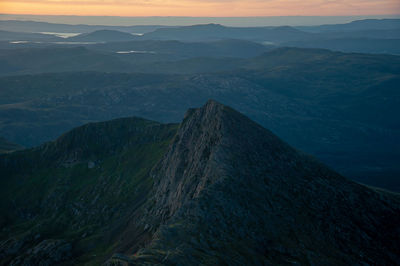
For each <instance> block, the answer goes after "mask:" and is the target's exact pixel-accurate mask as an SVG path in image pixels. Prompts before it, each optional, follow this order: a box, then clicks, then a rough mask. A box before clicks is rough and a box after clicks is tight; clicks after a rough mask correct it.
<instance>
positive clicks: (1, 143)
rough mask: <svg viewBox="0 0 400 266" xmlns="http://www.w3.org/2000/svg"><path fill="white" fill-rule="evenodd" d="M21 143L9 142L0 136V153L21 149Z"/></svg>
mask: <svg viewBox="0 0 400 266" xmlns="http://www.w3.org/2000/svg"><path fill="white" fill-rule="evenodd" d="M22 148H23V147H22V146H21V145H18V144H15V143H12V142H9V141H8V140H6V139H5V138H2V137H0V154H2V153H8V152H13V151H16V150H21V149H22Z"/></svg>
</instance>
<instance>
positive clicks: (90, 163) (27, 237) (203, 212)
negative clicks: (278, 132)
mask: <svg viewBox="0 0 400 266" xmlns="http://www.w3.org/2000/svg"><path fill="white" fill-rule="evenodd" d="M172 133H173V134H172ZM172 135H174V136H173V137H172ZM80 136H84V138H85V139H81V138H80ZM103 141H106V144H107V145H101V143H102V142H103ZM153 142H154V144H153ZM62 143H64V144H65V145H61V144H62ZM85 143H87V144H85ZM113 143H115V144H113ZM81 146H82V149H83V151H85V152H84V153H83V152H82V149H81V148H79V147H81ZM63 149H66V151H65V153H66V154H68V156H67V157H66V156H65V155H64V154H63V153H62V150H63ZM54 150H56V151H57V152H54ZM50 152H51V156H50V155H49V154H47V153H50ZM35 154H36V155H37V156H35ZM46 154H47V156H46ZM79 154H81V155H82V154H88V156H78V155H79ZM39 155H40V156H39ZM89 155H90V156H89ZM27 156H28V157H29V156H30V157H32V158H36V157H40V158H41V159H40V162H41V164H36V165H35V164H32V165H30V166H29V167H26V168H30V169H24V171H23V175H18V174H15V172H17V173H18V171H17V170H15V169H14V168H15V167H16V166H19V165H20V164H19V163H23V162H24V158H26V157H27ZM71 156H72V158H74V159H75V160H73V163H68V164H67V165H66V164H65V163H64V162H65V161H66V160H67V161H68V162H70V161H71V160H70V158H71ZM20 157H22V158H20ZM89 157H90V158H89ZM46 159H47V160H52V161H55V162H60V163H57V164H56V165H55V166H53V167H54V168H52V169H51V171H48V170H47V169H46V168H45V167H46V165H49V164H46V163H45V162H44V160H46ZM60 159H62V160H61V161H60ZM146 159H150V160H146ZM10 167H14V168H12V169H11V170H10V169H9V168H10ZM20 168H22V167H18V169H20ZM0 173H5V175H7V177H6V179H4V178H3V176H5V175H2V179H0V181H2V182H8V183H9V184H11V185H9V187H10V188H9V189H8V191H11V190H12V189H15V191H21V190H18V189H21V187H22V188H24V189H27V187H28V188H31V189H32V191H34V190H35V189H36V190H37V188H35V184H34V182H32V180H30V179H29V178H33V179H34V180H37V179H38V178H40V179H39V181H40V182H41V184H42V185H41V187H40V189H41V194H40V195H37V196H36V198H34V197H35V196H33V195H29V198H30V202H32V203H33V202H37V207H36V208H33V209H29V207H26V206H29V205H27V204H26V203H27V202H26V201H25V202H24V197H21V195H20V194H21V193H16V192H15V193H11V192H12V191H11V192H9V193H8V194H7V195H6V194H2V198H1V199H2V201H1V202H2V205H4V206H2V208H4V210H5V211H4V212H5V213H6V214H8V215H7V216H6V218H3V219H2V220H0V221H2V224H3V225H2V227H3V228H7V230H3V231H2V235H0V236H1V242H0V246H1V247H2V250H4V251H3V252H2V253H0V259H1V260H2V262H4V261H6V262H10V261H11V262H12V263H14V264H16V265H18V264H23V263H25V265H33V264H34V263H38V262H41V261H43V260H47V261H50V263H51V264H57V263H60V262H68V261H70V262H71V263H72V264H84V263H87V262H92V263H101V262H104V261H106V264H107V265H225V264H226V265H269V264H271V265H286V264H300V265H395V264H397V263H398V262H399V261H400V256H399V254H398V252H397V251H398V250H399V249H400V241H399V235H400V226H399V225H400V197H399V195H398V194H395V193H387V192H384V191H377V190H375V189H372V188H368V187H365V186H363V185H360V184H357V183H354V182H351V181H349V180H347V179H346V178H344V177H342V176H340V175H339V174H337V173H335V172H334V171H332V170H330V169H329V168H327V167H326V166H324V165H323V164H321V163H319V162H318V161H317V160H316V159H314V158H312V157H310V156H308V155H305V154H303V153H301V152H299V151H297V150H295V149H293V148H292V147H290V146H289V145H288V144H286V143H285V142H283V141H281V140H280V139H279V138H278V137H277V136H275V135H274V134H273V133H272V132H271V131H269V130H267V129H265V128H263V127H262V126H260V125H258V124H256V123H255V122H253V121H251V120H250V119H248V118H247V117H245V116H244V115H242V114H240V113H238V112H236V111H235V110H233V109H231V108H229V107H227V106H224V105H222V104H220V103H218V102H215V101H212V100H210V101H208V102H207V103H206V104H205V105H204V106H203V107H201V108H198V109H190V110H189V111H187V113H186V115H185V118H184V120H183V121H182V123H181V124H180V125H179V127H177V126H176V125H162V124H158V123H155V122H149V121H146V120H138V119H133V120H129V119H123V120H117V121H110V122H106V123H98V124H89V125H87V126H84V127H81V128H79V129H77V130H73V131H71V132H69V133H67V134H65V135H64V136H63V137H62V138H60V139H59V140H58V141H56V142H54V143H50V144H46V145H45V146H43V147H40V148H36V149H33V150H28V151H24V152H17V153H11V154H6V155H2V156H0ZM13 180H14V181H13ZM54 180H56V181H54ZM52 182H54V183H55V184H54V185H53V183H52ZM74 182H75V183H74ZM56 192H57V193H56ZM18 194H19V195H20V198H16V197H18V196H16V195H18ZM31 194H33V193H31ZM7 197H8V198H7ZM8 202H9V204H10V205H9V206H12V207H8V208H7V206H8V205H6V204H7V203H8ZM2 213H3V209H2ZM32 219H34V221H35V223H34V224H36V225H37V226H31V227H29V226H27V221H32ZM49 221H50V222H52V224H51V228H53V227H56V225H57V224H59V226H60V228H58V230H56V229H54V228H53V231H50V230H49V228H47V227H45V226H44V225H45V224H46V222H47V223H49ZM66 221H69V222H66ZM38 224H39V225H40V226H39V225H38ZM16 225H19V226H16ZM28 225H29V223H28ZM23 230H25V232H23ZM67 233H68V234H67ZM16 250H17V251H16ZM13 252H14V253H13ZM57 252H58V253H57ZM54 253H56V254H60V256H57V257H56V258H54V256H53V257H52V254H54ZM38 254H39V255H40V256H39V255H38ZM112 254H114V255H112ZM29 263H31V264H29Z"/></svg>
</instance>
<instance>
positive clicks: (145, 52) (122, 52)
mask: <svg viewBox="0 0 400 266" xmlns="http://www.w3.org/2000/svg"><path fill="white" fill-rule="evenodd" d="M116 53H117V54H155V53H156V52H154V51H134V50H131V51H118V52H116Z"/></svg>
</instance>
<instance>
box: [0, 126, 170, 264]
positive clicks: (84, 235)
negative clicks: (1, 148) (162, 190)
mask: <svg viewBox="0 0 400 266" xmlns="http://www.w3.org/2000/svg"><path fill="white" fill-rule="evenodd" d="M176 128H177V126H176V125H161V124H158V123H155V122H150V121H147V120H142V119H119V120H115V121H111V122H104V123H97V124H89V125H86V126H83V127H80V128H78V129H75V130H73V131H71V132H69V133H67V134H65V135H64V136H62V137H60V138H59V139H58V140H57V141H56V142H53V143H48V144H45V145H43V146H41V147H39V148H34V149H31V150H25V151H21V152H16V153H13V154H10V155H3V156H2V157H0V164H2V167H0V169H1V170H0V171H2V173H1V179H0V187H1V188H0V195H1V196H0V200H1V214H2V215H1V219H0V225H1V228H2V229H3V230H2V231H1V234H0V239H1V242H3V241H4V240H6V239H8V238H10V237H13V238H16V239H17V240H21V239H25V240H24V241H23V242H22V243H24V245H23V248H22V249H21V250H20V251H19V252H18V253H20V254H19V255H21V254H22V253H23V252H24V250H26V249H27V248H29V247H32V246H35V245H36V244H37V243H39V242H40V241H42V240H44V239H64V240H67V241H68V242H70V243H72V244H73V247H74V249H73V253H74V263H77V264H79V263H83V262H85V261H87V260H89V259H90V260H93V258H94V257H95V258H96V259H95V260H94V261H93V263H94V264H96V262H98V261H103V260H104V259H105V258H106V257H107V256H109V255H110V254H111V253H112V252H113V251H115V248H117V247H118V246H119V243H118V239H117V238H114V237H115V235H118V233H119V232H121V230H124V227H125V226H126V222H127V219H128V217H127V215H132V213H135V212H140V206H141V204H142V203H143V200H144V199H145V198H146V195H147V193H148V192H149V190H150V188H151V187H152V179H151V178H150V177H149V175H148V173H149V171H150V169H151V168H152V167H153V165H154V164H155V163H156V162H157V161H158V160H159V159H160V158H161V156H162V155H163V153H164V151H165V149H166V147H167V146H168V144H169V141H170V139H171V138H172V136H173V135H174V133H175V130H176ZM127 202H129V203H130V205H127V204H126V203H127ZM30 236H39V237H38V239H36V240H35V239H31V238H32V237H30ZM112 236H114V237H112ZM27 239H28V240H27ZM83 254H84V255H83ZM11 257H12V256H11ZM11 257H6V258H3V260H2V261H1V262H2V263H6V262H7V261H8V260H9V259H10V258H11Z"/></svg>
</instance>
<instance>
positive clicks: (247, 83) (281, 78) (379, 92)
mask: <svg viewBox="0 0 400 266" xmlns="http://www.w3.org/2000/svg"><path fill="white" fill-rule="evenodd" d="M179 45H180V44H179ZM179 47H181V46H179ZM182 47H184V46H182ZM200 47H201V46H200ZM74 49H78V51H71V54H68V53H66V54H65V55H64V56H62V57H60V58H63V59H62V60H63V61H64V62H66V65H65V66H67V65H68V64H69V63H68V64H67V62H68V58H72V59H73V60H72V61H76V65H75V67H80V68H78V69H85V68H84V66H87V67H89V66H92V67H93V70H94V69H95V68H94V67H95V66H99V67H100V68H103V67H104V71H110V70H107V69H109V68H107V67H109V66H111V65H112V64H111V63H112V62H115V63H116V64H117V65H116V66H114V68H117V66H119V67H120V68H123V66H124V64H122V63H121V61H113V60H114V57H111V59H112V60H110V61H107V60H109V59H110V58H108V57H107V56H106V55H105V56H104V57H98V56H96V55H95V54H93V59H91V58H92V57H90V56H89V55H90V54H91V53H92V52H88V51H85V49H82V48H80V49H79V48H74ZM67 51H69V50H68V49H67ZM36 53H37V55H38V57H40V58H57V56H56V55H57V54H59V55H61V54H62V53H61V52H60V51H58V50H55V51H54V55H52V56H42V55H41V53H39V52H36ZM74 53H76V56H73V54H74ZM32 54H35V53H32ZM31 56H32V55H31ZM86 56H87V57H88V59H91V60H92V61H91V64H88V65H84V64H83V63H84V62H85V60H82V61H80V58H82V59H84V58H85V57H86ZM21 58H28V56H27V55H25V56H21ZM33 58H34V57H32V59H31V60H30V61H32V62H35V61H37V62H38V63H39V62H40V61H39V59H33ZM96 58H97V59H96ZM133 58H135V57H133ZM133 58H132V59H133ZM132 59H131V60H132ZM60 60H61V59H60ZM96 60H98V61H96ZM16 61H17V60H11V61H9V62H16ZM50 62H52V60H50ZM46 64H47V63H46ZM46 64H43V68H44V66H45V65H46ZM126 64H128V67H129V66H130V63H126ZM48 65H49V66H53V70H54V71H55V70H56V69H57V68H56V67H57V65H59V63H57V62H54V63H48ZM70 66H71V68H68V69H72V66H74V65H73V64H72V63H71V65H70ZM125 66H126V65H125ZM136 67H137V68H133V70H136V71H138V72H147V73H148V74H144V73H143V74H139V73H137V74H130V73H125V74H123V73H94V72H81V73H79V72H75V73H58V74H41V75H26V76H8V77H3V78H1V79H0V87H1V88H2V90H0V100H1V106H0V118H1V119H0V136H3V137H5V138H7V139H9V140H10V141H12V142H16V143H19V144H21V145H24V146H34V145H38V144H41V143H43V142H45V141H49V140H52V139H54V138H55V137H57V136H58V135H60V134H61V133H63V132H65V131H67V130H69V129H71V128H73V127H75V126H79V125H82V124H84V123H87V122H89V121H101V120H108V119H113V118H118V117H122V116H131V115H136V116H141V117H146V118H149V119H153V120H158V121H163V122H177V121H179V120H180V119H181V118H182V117H183V114H184V112H185V110H186V109H187V108H189V107H191V106H199V105H200V104H201V103H202V102H204V101H205V100H207V99H209V98H214V99H217V100H219V101H221V102H223V103H225V104H229V105H231V106H233V107H234V108H236V109H238V110H239V111H241V112H244V113H245V114H246V115H248V116H250V117H251V118H252V119H254V120H255V121H257V122H259V123H261V124H262V125H263V126H265V127H268V128H270V129H271V130H273V131H274V132H275V133H277V134H278V135H279V136H280V137H282V138H283V139H284V140H285V141H288V142H289V143H290V144H291V145H293V146H295V147H296V148H299V149H301V150H304V151H306V152H308V153H311V154H313V155H315V156H317V157H318V158H320V159H321V160H322V161H323V162H325V163H327V164H328V165H329V166H331V167H333V168H334V169H336V170H338V171H339V172H341V173H343V174H345V175H347V176H349V177H351V178H354V179H356V180H358V181H362V182H366V183H368V184H371V185H377V186H382V187H385V188H389V189H392V190H396V191H400V184H399V182H398V179H397V176H398V173H399V172H400V169H399V167H398V161H397V158H398V157H399V156H400V154H399V153H398V151H399V150H400V147H399V146H398V145H399V142H398V134H399V133H398V124H399V117H398V116H397V114H398V113H399V112H400V110H399V104H398V101H399V95H398V90H397V87H398V84H399V81H400V76H399V75H400V72H399V69H400V59H399V57H398V56H390V55H366V54H345V53H339V52H330V51H327V50H317V49H298V48H281V49H276V50H271V51H269V52H267V53H264V54H262V55H260V56H257V57H254V58H222V59H215V58H191V59H185V60H180V61H175V62H170V63H163V64H160V63H158V62H155V63H149V64H147V66H146V65H142V66H139V65H137V66H136ZM48 69H50V70H51V67H48ZM86 69H87V68H86ZM125 70H126V69H124V71H125ZM139 70H140V71H139ZM185 71H186V72H190V73H188V74H185V75H182V74H178V73H181V72H185ZM213 72H214V73H213ZM167 73H169V74H167Z"/></svg>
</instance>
